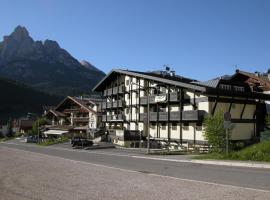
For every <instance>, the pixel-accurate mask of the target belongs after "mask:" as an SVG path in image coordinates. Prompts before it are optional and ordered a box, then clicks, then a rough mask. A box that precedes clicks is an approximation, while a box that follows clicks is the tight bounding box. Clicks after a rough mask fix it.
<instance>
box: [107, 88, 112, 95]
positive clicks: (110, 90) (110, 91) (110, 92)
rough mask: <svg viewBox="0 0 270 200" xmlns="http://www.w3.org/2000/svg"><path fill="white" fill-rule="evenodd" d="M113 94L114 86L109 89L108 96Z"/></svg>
mask: <svg viewBox="0 0 270 200" xmlns="http://www.w3.org/2000/svg"><path fill="white" fill-rule="evenodd" d="M110 95H112V88H110V89H108V96H110Z"/></svg>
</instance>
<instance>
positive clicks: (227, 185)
mask: <svg viewBox="0 0 270 200" xmlns="http://www.w3.org/2000/svg"><path fill="white" fill-rule="evenodd" d="M4 148H9V149H12V150H14V149H13V148H10V147H4ZM16 150H19V151H23V152H27V153H31V154H38V155H41V156H45V157H50V158H55V157H57V158H59V159H62V160H66V161H70V162H73V163H81V164H86V165H92V166H96V167H104V168H107V169H114V170H119V171H124V172H131V173H138V174H144V175H148V176H155V177H161V178H169V179H173V180H180V181H188V182H194V183H202V184H208V185H214V186H220V187H230V188H237V189H244V190H251V191H256V192H266V193H270V190H264V189H255V188H249V187H242V186H235V185H229V184H220V183H213V182H207V181H199V180H193V179H185V178H177V177H172V176H166V175H159V174H154V173H148V174H145V173H143V172H139V171H135V170H129V169H123V168H118V167H111V166H106V165H102V164H95V163H90V162H86V161H77V160H72V159H68V158H62V157H59V156H51V155H47V154H42V153H37V152H32V151H26V150H21V149H16Z"/></svg>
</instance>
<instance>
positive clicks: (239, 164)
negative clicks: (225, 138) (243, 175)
mask: <svg viewBox="0 0 270 200" xmlns="http://www.w3.org/2000/svg"><path fill="white" fill-rule="evenodd" d="M132 157H133V158H142V159H149V160H161V161H169V162H179V163H194V164H203V165H219V166H231V167H246V168H261V169H270V164H261V163H248V162H230V161H215V160H178V159H167V158H157V157H145V156H132Z"/></svg>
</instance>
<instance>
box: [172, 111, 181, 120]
mask: <svg viewBox="0 0 270 200" xmlns="http://www.w3.org/2000/svg"><path fill="white" fill-rule="evenodd" d="M170 120H171V121H179V120H180V111H172V112H170Z"/></svg>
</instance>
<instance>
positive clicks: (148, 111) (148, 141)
mask: <svg viewBox="0 0 270 200" xmlns="http://www.w3.org/2000/svg"><path fill="white" fill-rule="evenodd" d="M130 84H131V85H136V86H138V87H140V88H143V87H142V86H140V85H139V84H137V83H133V82H131V83H130ZM143 89H144V88H143ZM145 92H146V94H147V124H146V125H147V154H149V153H150V127H149V124H150V104H149V102H150V93H149V90H145ZM139 98H140V94H139ZM140 138H141V132H140ZM140 149H141V140H140Z"/></svg>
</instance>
